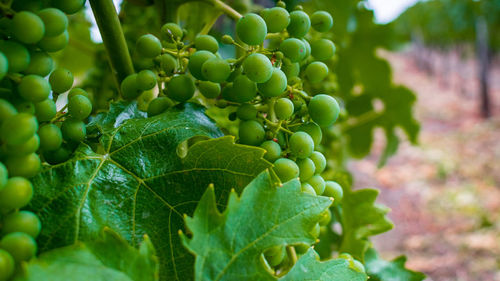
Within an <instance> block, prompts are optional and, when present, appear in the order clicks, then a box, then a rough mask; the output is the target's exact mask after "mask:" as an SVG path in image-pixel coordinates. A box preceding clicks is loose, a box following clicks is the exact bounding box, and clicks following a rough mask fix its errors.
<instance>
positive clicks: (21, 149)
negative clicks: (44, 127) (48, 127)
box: [5, 134, 40, 156]
mask: <svg viewBox="0 0 500 281" xmlns="http://www.w3.org/2000/svg"><path fill="white" fill-rule="evenodd" d="M39 147H40V137H39V136H38V135H37V134H35V135H34V136H33V137H31V138H30V139H29V140H27V141H25V142H23V143H21V144H16V145H8V144H5V154H7V155H17V156H21V155H27V154H31V153H34V152H36V151H37V150H38V148H39Z"/></svg>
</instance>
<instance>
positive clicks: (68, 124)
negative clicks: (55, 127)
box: [61, 118, 87, 142]
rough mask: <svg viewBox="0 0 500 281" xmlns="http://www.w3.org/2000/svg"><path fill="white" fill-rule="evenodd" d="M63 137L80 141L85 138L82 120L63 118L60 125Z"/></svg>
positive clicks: (85, 132)
mask: <svg viewBox="0 0 500 281" xmlns="http://www.w3.org/2000/svg"><path fill="white" fill-rule="evenodd" d="M61 132H62V135H63V138H64V139H65V140H68V141H74V142H81V141H83V140H85V136H86V135H87V128H86V127H85V123H83V121H80V120H77V119H73V118H68V119H66V120H64V122H63V123H62V126H61Z"/></svg>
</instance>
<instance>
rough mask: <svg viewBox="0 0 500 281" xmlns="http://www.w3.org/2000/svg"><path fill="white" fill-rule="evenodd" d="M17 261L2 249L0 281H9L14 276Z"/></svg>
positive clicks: (0, 254) (0, 253)
mask: <svg viewBox="0 0 500 281" xmlns="http://www.w3.org/2000/svg"><path fill="white" fill-rule="evenodd" d="M14 269H15V261H14V258H13V257H12V255H11V254H9V252H7V251H5V250H3V249H0V281H7V280H9V279H10V277H11V276H12V275H13V274H14Z"/></svg>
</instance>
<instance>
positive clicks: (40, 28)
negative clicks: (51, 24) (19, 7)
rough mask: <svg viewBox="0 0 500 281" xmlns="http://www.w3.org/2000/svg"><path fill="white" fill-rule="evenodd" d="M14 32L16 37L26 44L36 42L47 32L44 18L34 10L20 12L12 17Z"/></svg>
mask: <svg viewBox="0 0 500 281" xmlns="http://www.w3.org/2000/svg"><path fill="white" fill-rule="evenodd" d="M11 29H12V34H13V35H14V38H16V39H17V40H18V41H20V42H22V43H25V44H34V43H36V42H38V41H40V40H41V39H42V38H43V35H44V34H45V25H44V24H43V21H42V19H41V18H40V17H39V16H37V15H36V14H34V13H32V12H27V11H22V12H18V13H16V14H15V15H14V17H13V18H12V25H11Z"/></svg>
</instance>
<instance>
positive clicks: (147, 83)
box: [136, 69, 156, 91]
mask: <svg viewBox="0 0 500 281" xmlns="http://www.w3.org/2000/svg"><path fill="white" fill-rule="evenodd" d="M136 79H137V85H138V87H139V89H141V90H143V91H147V90H151V89H153V88H154V87H155V86H156V74H155V73H154V72H153V71H151V70H149V69H145V70H142V71H140V72H139V73H138V74H137V77H136Z"/></svg>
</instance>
